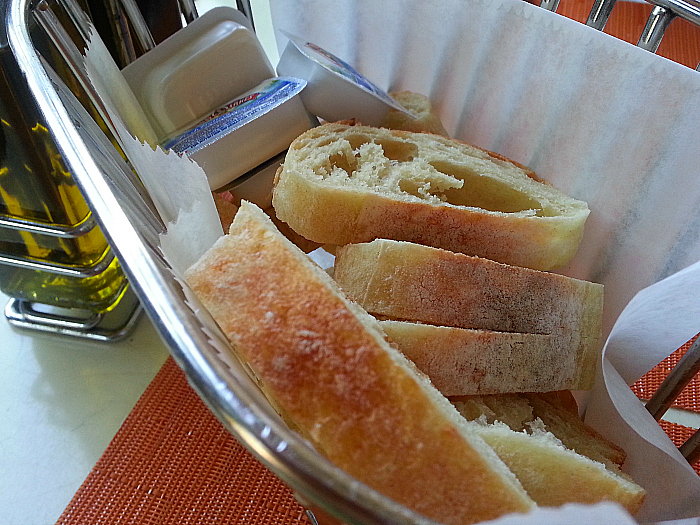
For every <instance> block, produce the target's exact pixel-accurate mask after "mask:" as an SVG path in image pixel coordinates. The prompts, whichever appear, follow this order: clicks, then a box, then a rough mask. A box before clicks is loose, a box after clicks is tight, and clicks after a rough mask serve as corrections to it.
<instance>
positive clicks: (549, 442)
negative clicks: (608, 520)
mask: <svg viewBox="0 0 700 525" xmlns="http://www.w3.org/2000/svg"><path fill="white" fill-rule="evenodd" d="M550 399H551V397H550ZM451 401H452V402H453V403H454V405H455V406H456V407H457V409H458V410H459V412H460V413H461V414H462V415H463V416H464V417H466V418H467V419H469V420H476V421H478V423H475V428H476V431H477V432H478V433H480V435H481V436H482V437H483V438H484V439H485V440H486V442H487V443H489V445H491V446H492V447H493V448H494V450H496V452H497V453H498V454H499V455H500V456H501V458H502V459H503V460H504V462H505V463H506V464H507V465H508V467H509V468H510V469H511V470H512V471H513V472H515V474H516V475H517V476H518V479H520V480H521V482H522V483H523V486H524V487H525V490H527V492H528V494H529V495H530V496H531V497H532V498H533V499H534V500H535V501H536V502H537V504H538V505H542V506H551V507H555V506H559V505H562V504H564V503H569V502H577V503H597V502H599V501H615V502H617V503H620V504H621V505H623V506H624V507H625V508H626V509H627V510H628V511H630V512H631V513H635V512H636V511H637V510H639V508H640V507H641V505H642V503H643V501H644V497H645V491H644V489H643V488H642V487H640V486H639V485H637V484H636V483H634V482H633V481H632V480H630V479H629V478H628V477H627V476H626V475H625V474H623V473H622V472H621V471H620V470H619V468H618V467H619V464H621V463H622V461H623V460H624V452H623V451H622V450H621V449H620V448H619V447H617V446H616V445H614V444H613V443H611V442H609V441H608V440H606V439H605V438H604V437H603V436H601V435H600V434H598V433H597V432H595V431H594V430H593V429H592V428H590V427H588V426H587V425H586V424H585V423H583V421H581V420H580V419H579V418H578V416H577V415H575V414H573V413H571V412H570V411H569V410H568V409H567V408H565V407H563V406H555V405H554V404H551V403H550V402H549V401H548V398H547V397H546V396H543V395H538V394H512V395H495V396H472V397H459V398H452V399H451Z"/></svg>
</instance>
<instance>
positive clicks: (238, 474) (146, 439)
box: [58, 357, 309, 525]
mask: <svg viewBox="0 0 700 525" xmlns="http://www.w3.org/2000/svg"><path fill="white" fill-rule="evenodd" d="M214 523H215V524H217V525H234V524H244V523H245V524H256V525H265V524H268V523H274V524H285V525H286V524H304V525H308V524H309V521H308V518H307V517H306V514H305V512H304V509H303V508H302V507H301V506H300V505H299V504H298V503H297V502H296V500H295V499H294V497H293V495H292V493H291V490H290V489H289V488H288V487H287V486H286V485H284V484H283V483H282V482H281V481H280V480H279V479H278V478H277V477H276V476H275V475H274V474H272V473H271V472H270V471H269V470H268V469H267V468H265V467H264V466H263V465H262V464H261V463H259V462H258V461H257V460H256V459H255V458H254V457H253V456H252V455H250V454H249V453H248V451H246V450H245V449H244V448H243V447H242V446H241V445H240V444H239V443H238V442H237V441H236V440H235V439H234V438H233V437H232V436H231V434H229V432H228V431H227V430H226V429H225V428H224V427H223V425H221V423H219V421H218V420H217V419H216V418H215V417H214V415H213V414H212V413H211V412H210V411H209V410H208V409H207V407H206V406H205V405H204V403H203V402H202V401H201V400H200V398H199V397H198V396H197V394H196V393H195V392H194V390H192V388H191V387H190V386H189V384H188V382H187V380H186V378H185V375H184V373H183V372H182V371H181V370H180V368H179V367H178V366H177V364H176V363H175V361H173V359H172V358H171V357H169V358H168V359H167V360H166V362H165V364H164V365H163V367H162V368H161V370H160V371H159V372H158V374H157V375H156V377H155V378H154V379H153V381H152V382H151V384H150V385H149V386H148V388H147V389H146V391H145V392H144V394H143V395H142V396H141V398H140V399H139V401H138V402H137V403H136V406H135V407H134V409H133V410H132V411H131V413H130V414H129V416H128V417H127V419H126V420H125V421H124V424H123V425H122V427H121V428H120V430H119V431H118V432H117V434H116V435H115V437H114V439H113V440H112V442H111V444H110V445H109V447H108V448H107V450H106V451H105V452H104V454H103V455H102V457H101V458H100V459H99V461H98V462H97V464H96V465H95V466H94V468H93V469H92V471H91V472H90V474H89V475H88V477H87V479H86V480H85V482H84V483H83V485H82V486H81V487H80V489H79V490H78V492H77V493H76V494H75V496H74V497H73V500H72V501H71V502H70V504H69V505H68V507H67V508H66V510H65V511H64V512H63V514H62V515H61V517H60V518H59V520H58V524H59V525H87V524H90V525H122V524H124V525H126V524H129V525H136V524H138V525H155V524H159V525H170V524H173V525H175V524H177V525H185V524H187V525H205V524H206V525H211V524H214Z"/></svg>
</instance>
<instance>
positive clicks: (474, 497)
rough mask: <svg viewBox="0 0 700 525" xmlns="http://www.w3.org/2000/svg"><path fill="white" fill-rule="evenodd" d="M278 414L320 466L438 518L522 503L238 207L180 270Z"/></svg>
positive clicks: (316, 277)
mask: <svg viewBox="0 0 700 525" xmlns="http://www.w3.org/2000/svg"><path fill="white" fill-rule="evenodd" d="M185 278H186V281H187V282H188V284H189V285H190V287H191V288H192V290H193V291H194V292H195V293H196V294H197V295H198V297H199V298H200V299H201V301H202V302H203V304H204V305H205V307H206V308H207V309H208V310H209V312H210V313H211V314H212V315H213V317H214V319H216V321H217V322H218V323H219V325H220V326H221V328H222V330H223V331H224V333H225V334H226V335H227V336H228V338H229V339H230V340H231V342H232V345H233V347H234V349H235V350H236V351H237V352H238V353H239V354H240V355H241V356H242V358H243V359H244V360H245V361H247V362H248V364H249V365H250V367H251V369H252V370H253V371H254V373H255V374H256V375H257V376H258V379H259V380H260V381H261V382H262V384H263V389H264V391H265V392H266V394H267V395H268V396H270V397H271V399H272V404H273V405H274V406H275V407H277V408H278V409H279V410H280V412H281V415H282V416H283V417H284V418H285V419H286V420H288V421H290V422H291V424H292V425H293V427H294V428H296V429H298V431H299V432H301V433H302V435H303V436H304V437H306V438H307V439H308V440H310V442H311V443H312V444H313V445H314V446H315V447H316V448H317V450H318V451H319V452H320V453H321V454H323V455H325V456H326V457H327V458H328V459H329V460H330V461H331V462H333V463H334V464H335V465H337V466H338V467H340V468H342V469H344V470H345V471H346V472H348V473H349V474H351V475H353V476H354V477H356V478H357V479H359V480H360V481H362V482H364V483H366V484H367V485H369V486H370V487H373V488H374V489H376V490H378V491H380V492H382V493H384V494H385V495H387V496H389V497H390V498H392V499H394V500H395V501H398V502H399V503H402V504H404V505H406V506H407V507H409V508H411V509H413V510H415V511H417V512H419V513H421V514H424V515H425V516H428V517H430V518H433V519H435V520H438V521H441V522H444V523H475V522H479V521H482V520H488V519H492V518H495V517H497V516H500V515H502V514H506V513H510V512H526V511H528V510H529V509H531V508H532V506H533V502H532V500H531V499H530V498H529V497H528V496H527V494H526V493H525V491H524V490H523V489H522V487H521V485H520V483H519V482H518V480H517V479H516V478H515V476H514V475H513V474H512V473H511V472H510V471H509V470H508V469H507V468H506V467H505V465H504V464H503V462H502V461H501V460H500V459H499V458H498V456H497V455H496V454H495V453H494V451H493V450H492V449H491V448H490V447H488V446H487V445H486V443H485V442H484V441H483V440H482V439H481V438H479V437H478V436H476V435H475V434H473V433H470V431H469V429H470V424H469V423H468V422H467V421H466V420H465V419H464V418H462V417H461V416H460V415H459V413H458V412H457V411H456V410H455V408H454V407H453V406H452V405H451V404H450V402H449V401H448V400H447V399H446V398H445V397H443V396H442V395H441V394H440V393H439V392H438V391H437V390H436V389H435V388H434V387H433V386H432V385H431V384H430V382H429V380H428V379H427V377H426V376H424V375H422V374H420V373H419V372H418V371H417V370H416V369H415V367H413V366H412V364H411V363H410V361H408V360H407V359H406V358H405V357H404V356H403V355H402V354H401V353H400V352H398V351H397V350H395V349H394V348H393V347H392V346H391V345H390V344H389V343H388V342H387V341H386V339H385V336H384V334H383V332H382V331H381V329H380V328H379V326H378V324H377V322H376V320H374V318H372V317H371V316H369V315H368V314H367V313H366V312H364V311H363V310H362V309H361V308H359V307H358V306H357V305H355V304H353V303H351V302H350V301H348V300H347V299H346V298H345V297H344V296H343V295H342V293H341V292H340V290H339V289H338V288H337V286H336V285H335V284H334V282H333V280H332V279H331V278H330V277H329V276H328V275H327V274H326V273H325V272H324V271H323V270H322V269H321V268H320V267H318V266H317V265H315V264H314V263H313V262H312V261H311V260H310V259H309V258H308V257H307V256H306V255H305V254H304V253H303V252H301V251H300V250H299V249H298V248H297V247H296V246H294V245H293V244H292V243H291V242H290V241H288V240H287V239H285V238H284V237H283V236H282V235H281V234H280V233H279V232H278V231H277V230H276V228H275V227H274V225H273V224H272V222H271V221H270V219H269V218H268V217H267V216H266V215H265V214H264V213H263V212H262V211H260V210H259V209H258V208H256V207H255V206H254V205H251V204H249V203H246V202H244V203H242V204H241V207H240V209H239V211H238V213H237V214H236V217H235V219H234V222H233V225H232V227H231V230H230V233H229V235H226V236H224V237H222V238H221V239H219V241H217V243H216V244H215V245H214V246H213V247H212V249H211V250H210V251H209V252H207V253H206V254H205V255H204V256H203V257H202V258H201V259H200V260H199V261H198V262H197V263H196V264H195V265H193V266H192V267H191V268H190V269H189V270H188V271H187V272H186V275H185Z"/></svg>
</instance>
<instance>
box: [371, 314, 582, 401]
mask: <svg viewBox="0 0 700 525" xmlns="http://www.w3.org/2000/svg"><path fill="white" fill-rule="evenodd" d="M379 324H380V326H381V327H382V330H384V332H385V333H386V334H387V335H388V336H389V339H391V340H392V341H393V342H394V343H395V344H396V346H397V347H398V349H399V350H400V351H401V352H402V353H403V354H404V355H405V356H406V357H408V358H409V359H410V360H411V361H413V362H414V363H415V364H416V366H417V367H418V369H419V370H420V371H421V372H423V373H425V374H426V375H427V376H428V377H430V379H431V381H432V382H433V384H434V385H435V387H436V388H437V389H438V390H439V391H440V392H442V394H443V395H445V396H448V397H449V396H471V395H477V394H500V393H510V392H551V391H554V390H586V389H588V388H590V386H591V380H592V370H591V368H592V367H576V366H562V364H564V363H570V361H571V357H570V354H571V350H570V348H569V347H568V346H564V345H561V344H556V343H555V342H554V341H553V337H552V336H551V335H543V334H523V333H517V332H497V331H493V330H474V329H467V328H454V327H451V326H435V325H429V324H423V323H411V322H407V321H394V320H383V321H380V323H379Z"/></svg>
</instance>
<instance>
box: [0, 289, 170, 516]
mask: <svg viewBox="0 0 700 525" xmlns="http://www.w3.org/2000/svg"><path fill="white" fill-rule="evenodd" d="M7 301H8V298H7V296H5V295H3V294H1V293H0V305H1V306H2V307H3V308H4V305H5V304H7ZM167 356H168V353H167V349H166V348H165V345H164V344H163V343H162V341H161V340H160V337H159V336H158V334H157V333H156V331H155V329H154V328H153V325H152V324H151V322H150V320H149V319H148V318H147V317H146V316H145V315H142V316H141V319H140V320H139V322H138V324H137V326H136V328H135V329H134V331H133V332H132V333H131V334H130V335H129V336H128V337H127V338H126V339H125V340H123V341H120V342H116V343H98V342H91V341H83V340H77V339H75V338H68V337H61V336H54V335H48V334H42V333H38V332H34V331H29V330H21V329H16V328H14V327H12V326H11V325H10V324H9V323H8V322H7V320H6V319H5V318H4V316H2V318H0V363H2V369H1V370H0V413H1V420H2V424H0V523H3V524H4V525H27V524H33V523H36V524H52V523H55V522H56V520H57V519H58V517H59V516H60V515H61V513H62V512H63V510H64V509H65V507H66V505H68V503H69V502H70V500H71V498H72V497H73V495H74V494H75V492H76V490H77V489H78V488H79V487H80V485H81V484H82V482H83V481H84V479H85V477H86V476H87V475H88V473H89V472H90V470H91V468H92V467H93V465H94V464H95V462H96V461H97V460H98V459H99V457H100V456H101V455H102V453H103V452H104V450H105V448H106V447H107V445H109V443H110V441H111V439H112V438H113V437H114V435H115V433H116V432H117V430H119V428H120V426H121V424H122V422H123V421H124V418H125V417H126V416H127V415H128V414H129V412H130V411H131V409H132V408H133V406H134V404H135V403H136V401H137V400H138V398H139V397H140V396H141V394H142V393H143V391H144V390H145V389H146V387H147V386H148V385H149V383H150V382H151V381H152V380H153V377H154V376H155V374H156V373H157V372H158V370H159V369H160V368H161V366H162V365H163V363H164V362H165V359H166V357H167Z"/></svg>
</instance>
